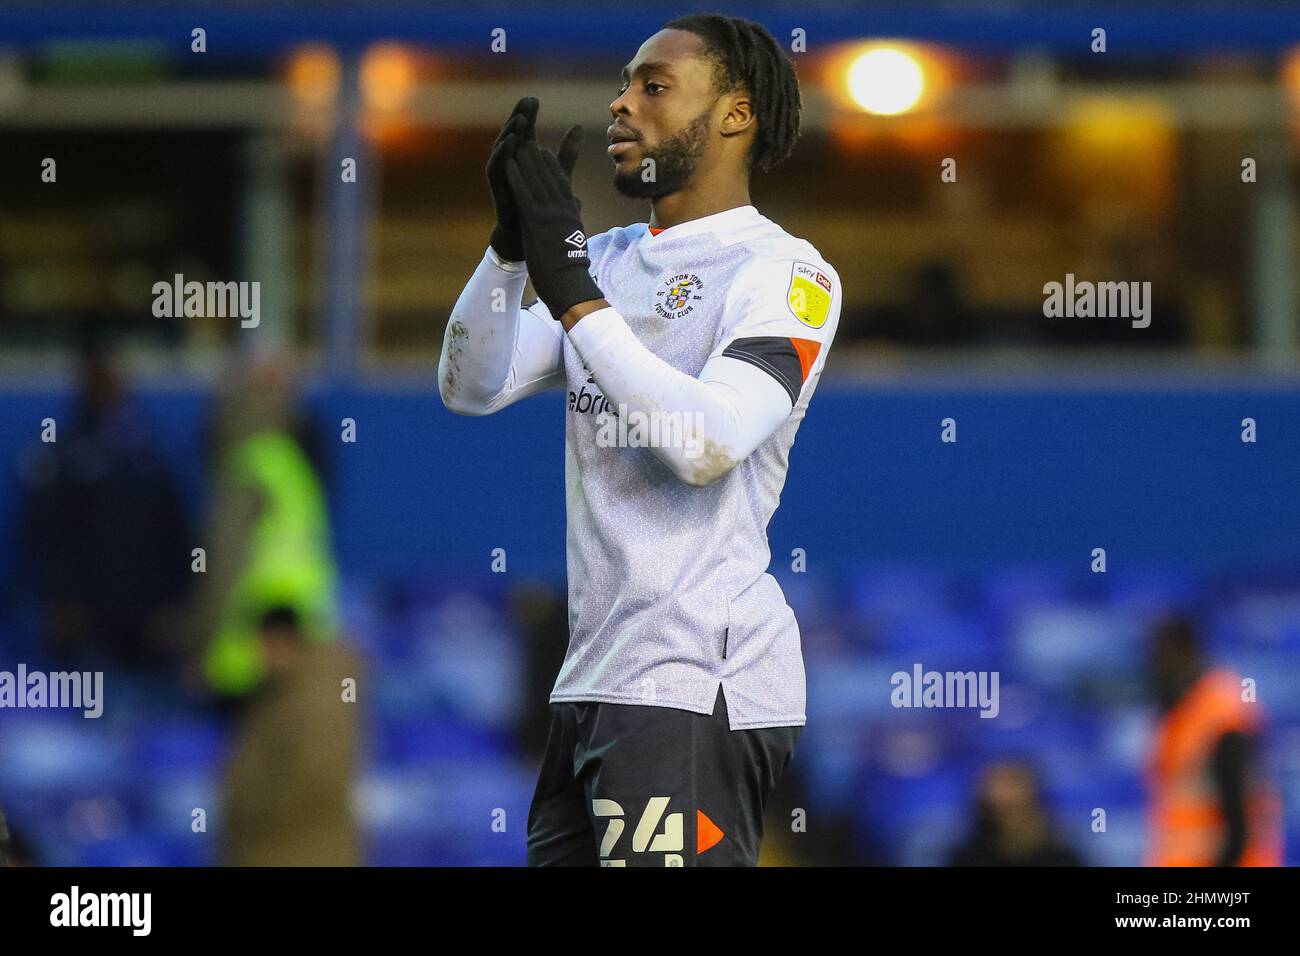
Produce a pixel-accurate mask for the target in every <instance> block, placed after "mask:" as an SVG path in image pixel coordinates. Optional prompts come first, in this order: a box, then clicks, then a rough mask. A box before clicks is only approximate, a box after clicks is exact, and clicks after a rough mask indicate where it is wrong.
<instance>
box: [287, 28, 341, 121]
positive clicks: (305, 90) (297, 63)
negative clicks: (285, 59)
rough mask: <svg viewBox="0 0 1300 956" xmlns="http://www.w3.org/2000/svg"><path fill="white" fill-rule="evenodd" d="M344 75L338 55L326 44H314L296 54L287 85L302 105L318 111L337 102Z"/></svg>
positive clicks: (290, 64) (304, 47) (290, 67)
mask: <svg viewBox="0 0 1300 956" xmlns="http://www.w3.org/2000/svg"><path fill="white" fill-rule="evenodd" d="M342 74H343V70H342V68H341V67H340V65H339V57H338V54H337V53H335V52H334V50H333V49H332V48H331V47H328V46H325V45H324V44H319V43H312V44H307V45H305V46H302V47H300V48H298V49H297V50H295V51H294V53H293V56H292V57H291V58H290V60H289V69H288V71H287V74H286V82H287V83H288V86H289V90H290V92H292V93H293V97H294V99H296V100H297V101H298V102H299V103H300V104H302V105H303V106H305V107H309V108H315V109H319V108H321V107H325V106H328V105H329V104H331V103H333V102H334V97H335V96H337V95H338V90H339V81H340V78H341V77H342Z"/></svg>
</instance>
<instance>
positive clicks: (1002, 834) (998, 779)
mask: <svg viewBox="0 0 1300 956" xmlns="http://www.w3.org/2000/svg"><path fill="white" fill-rule="evenodd" d="M1081 863H1082V861H1081V860H1080V859H1079V855H1078V854H1077V853H1075V851H1074V850H1073V849H1071V848H1070V846H1069V845H1068V844H1066V843H1065V842H1064V841H1063V840H1061V839H1060V838H1059V837H1057V836H1056V835H1055V834H1053V832H1052V825H1051V821H1050V819H1049V817H1048V814H1047V808H1046V807H1045V806H1044V804H1043V798H1042V792H1041V788H1040V786H1039V783H1038V778H1037V776H1036V775H1035V774H1034V772H1033V770H1031V769H1030V768H1029V767H1027V766H1025V765H1024V764H1021V763H1015V762H1012V761H1007V762H999V763H995V764H992V765H991V766H989V767H987V768H985V770H984V773H983V775H982V777H981V779H980V783H979V789H978V795H977V797H976V801H975V818H974V821H973V825H972V827H971V832H970V835H969V836H968V837H967V839H966V842H964V843H963V844H961V845H960V846H958V847H957V848H956V849H955V850H954V851H953V853H952V855H951V857H950V859H949V864H948V865H949V866H1079V865H1081Z"/></svg>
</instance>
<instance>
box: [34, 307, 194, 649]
mask: <svg viewBox="0 0 1300 956" xmlns="http://www.w3.org/2000/svg"><path fill="white" fill-rule="evenodd" d="M77 381H78V385H77V395H76V398H75V405H74V410H73V413H72V416H71V419H70V420H66V421H65V420H63V419H62V418H61V417H60V418H59V419H56V420H55V427H56V428H57V429H58V430H57V432H56V433H55V441H53V442H50V443H49V444H43V445H41V446H40V448H39V450H38V451H37V452H36V453H35V454H34V455H33V456H32V458H31V460H30V462H29V465H28V467H27V468H25V469H24V474H23V483H24V485H25V492H26V495H25V502H24V505H23V508H22V514H21V518H20V530H19V547H20V551H19V553H20V554H22V555H23V558H24V564H25V565H26V566H27V568H28V573H29V574H30V576H31V578H30V580H31V585H32V589H33V591H34V593H35V596H36V599H37V600H38V602H39V603H40V604H41V605H42V609H43V612H44V614H43V618H44V620H43V624H42V632H43V640H44V643H45V646H46V648H47V649H48V651H49V652H50V653H51V655H53V656H54V658H55V659H56V660H58V661H61V662H67V663H79V662H91V661H100V660H106V661H112V662H116V663H119V664H122V665H125V666H127V667H132V668H138V669H150V670H163V669H167V668H169V667H171V666H173V665H175V664H178V663H179V662H180V660H181V656H182V654H183V649H184V641H183V633H184V630H183V627H184V622H185V612H186V608H187V603H188V600H189V588H190V581H191V575H190V570H189V561H188V556H189V550H190V547H191V544H190V542H191V541H192V534H191V529H190V524H189V518H188V515H187V513H186V509H185V507H184V504H183V502H182V499H181V494H180V490H179V488H178V486H177V483H176V481H175V480H174V478H173V476H172V473H171V470H170V468H169V466H168V464H167V462H166V460H165V459H164V458H163V456H162V454H161V453H160V451H159V441H158V432H157V429H156V428H155V427H154V426H153V424H152V423H151V422H149V421H148V420H147V419H146V418H145V417H144V416H143V415H142V414H141V412H140V410H139V409H138V407H137V406H136V405H135V403H133V402H132V401H131V399H130V396H129V394H128V390H127V386H126V384H125V383H124V382H123V380H122V376H121V373H120V372H119V370H118V368H117V364H116V361H115V359H114V357H113V355H112V354H111V353H110V350H109V349H108V347H107V346H106V345H105V343H104V341H103V335H102V333H100V332H97V331H93V330H88V331H86V332H84V333H83V337H82V341H81V343H80V356H79V366H78V376H77Z"/></svg>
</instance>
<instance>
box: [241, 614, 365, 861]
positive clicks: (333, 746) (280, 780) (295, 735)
mask: <svg viewBox="0 0 1300 956" xmlns="http://www.w3.org/2000/svg"><path fill="white" fill-rule="evenodd" d="M258 642H259V644H260V649H261V659H262V666H263V668H264V675H265V676H264V679H263V680H262V682H261V683H260V684H259V686H258V687H257V689H256V691H254V692H253V693H252V694H251V695H250V696H249V698H248V700H247V705H246V706H245V707H244V708H243V709H242V711H241V713H240V715H239V718H238V729H237V731H236V738H235V747H234V752H233V755H232V758H231V760H230V763H229V765H228V767H227V770H226V777H225V785H224V800H223V805H224V808H225V839H224V840H223V841H222V848H223V857H224V860H225V862H226V863H227V864H229V865H232V866H356V865H358V864H360V862H361V851H360V845H359V838H358V834H357V825H356V821H355V819H354V817H353V812H352V805H351V792H352V784H353V780H354V779H355V777H356V769H357V720H358V718H357V706H358V705H357V703H356V702H355V701H356V696H355V688H356V682H357V681H358V680H359V678H360V675H359V673H358V671H359V662H358V661H357V659H356V658H355V656H354V655H353V654H352V653H351V652H350V651H349V650H347V649H346V648H344V647H343V646H341V645H340V644H337V643H328V642H327V643H320V642H313V641H311V640H310V639H309V638H308V637H307V635H306V634H305V633H304V631H303V629H302V625H301V621H300V620H299V618H298V614H297V612H296V611H295V610H294V609H293V608H290V607H278V608H272V609H271V610H270V611H268V612H267V613H266V615H265V616H264V617H263V619H262V622H261V626H260V628H259V629H258ZM349 686H350V687H351V688H352V693H351V694H349V692H348V688H349ZM349 698H350V699H349Z"/></svg>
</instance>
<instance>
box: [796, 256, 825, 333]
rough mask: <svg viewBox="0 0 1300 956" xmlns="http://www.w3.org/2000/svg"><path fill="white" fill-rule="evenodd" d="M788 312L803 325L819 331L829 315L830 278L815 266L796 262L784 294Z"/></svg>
mask: <svg viewBox="0 0 1300 956" xmlns="http://www.w3.org/2000/svg"><path fill="white" fill-rule="evenodd" d="M786 301H787V302H788V303H789V304H790V311H791V312H793V313H794V316H795V318H796V319H798V320H799V321H800V322H802V323H803V324H804V325H806V326H808V327H810V328H814V329H820V328H821V327H822V326H823V325H825V324H826V316H828V315H830V314H831V278H830V276H828V275H827V274H826V273H824V272H822V271H820V270H819V269H818V268H817V267H816V266H810V265H809V264H808V263H806V262H796V263H795V264H794V268H793V269H792V270H791V271H790V291H789V292H788V293H787V294H786Z"/></svg>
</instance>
